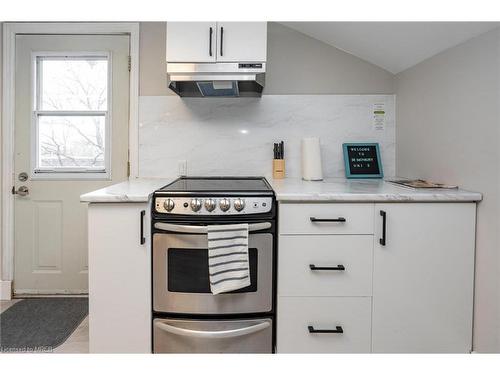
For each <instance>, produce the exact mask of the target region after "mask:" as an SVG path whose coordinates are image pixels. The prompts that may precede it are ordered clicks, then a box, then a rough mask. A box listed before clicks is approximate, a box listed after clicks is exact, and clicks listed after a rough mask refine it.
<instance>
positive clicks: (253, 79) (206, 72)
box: [167, 63, 266, 97]
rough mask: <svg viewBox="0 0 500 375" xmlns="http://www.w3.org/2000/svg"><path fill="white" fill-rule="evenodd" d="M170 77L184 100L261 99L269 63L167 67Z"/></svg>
mask: <svg viewBox="0 0 500 375" xmlns="http://www.w3.org/2000/svg"><path fill="white" fill-rule="evenodd" d="M167 75H168V79H169V82H170V83H169V88H170V89H172V90H173V91H175V92H176V93H177V94H178V95H179V96H182V97H221V96H222V97H258V96H261V95H262V90H263V89H264V82H265V75H266V63H197V64H186V63H167Z"/></svg>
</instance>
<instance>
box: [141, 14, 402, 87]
mask: <svg viewBox="0 0 500 375" xmlns="http://www.w3.org/2000/svg"><path fill="white" fill-rule="evenodd" d="M165 39H166V24H165V22H142V23H141V24H140V44H141V46H140V72H139V73H140V74H139V79H140V93H139V95H148V96H149V95H151V96H155V95H158V96H159V95H176V94H175V93H173V92H172V91H171V90H170V89H169V88H168V83H167V74H166V71H167V66H166V62H165V48H166V46H165ZM267 44H268V46H267V48H268V58H267V73H268V74H267V75H266V86H265V88H264V92H263V94H264V95H272V94H284V95H288V94H392V93H393V92H394V89H393V83H394V75H393V74H391V73H389V72H387V71H386V70H384V69H382V68H379V67H377V66H375V65H373V64H370V63H368V62H366V61H364V60H362V59H360V58H358V57H356V56H353V55H351V54H349V53H347V52H344V51H341V50H339V49H337V48H334V47H332V46H330V45H328V44H326V43H323V42H320V41H318V40H316V39H313V38H311V37H309V36H307V35H305V34H302V33H300V32H298V31H295V30H292V29H290V28H288V27H286V26H283V25H281V24H279V23H276V22H269V23H268V43H267Z"/></svg>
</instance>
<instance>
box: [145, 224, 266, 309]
mask: <svg viewBox="0 0 500 375" xmlns="http://www.w3.org/2000/svg"><path fill="white" fill-rule="evenodd" d="M155 227H156V228H157V229H162V230H165V231H166V232H165V233H163V232H161V233H154V234H153V310H154V311H155V312H165V313H179V314H249V313H265V312H270V311H272V301H273V234H272V233H264V232H259V233H252V232H253V231H257V230H262V229H266V228H270V227H271V224H270V223H255V224H249V232H250V233H249V236H248V249H249V261H250V281H251V285H250V286H248V287H246V288H243V289H240V290H236V291H233V292H229V293H222V294H218V295H213V294H212V293H211V292H210V282H209V276H208V249H207V236H206V227H205V226H190V225H180V224H171V223H168V224H167V223H155Z"/></svg>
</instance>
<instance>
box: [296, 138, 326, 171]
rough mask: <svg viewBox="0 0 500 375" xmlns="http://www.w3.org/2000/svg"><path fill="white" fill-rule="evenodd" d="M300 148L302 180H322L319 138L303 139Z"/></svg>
mask: <svg viewBox="0 0 500 375" xmlns="http://www.w3.org/2000/svg"><path fill="white" fill-rule="evenodd" d="M300 148H301V151H302V179H304V180H307V181H319V180H322V179H323V168H322V165H321V148H320V145H319V138H315V137H311V138H303V139H302V142H301V144H300Z"/></svg>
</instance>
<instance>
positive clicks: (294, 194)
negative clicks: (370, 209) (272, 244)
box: [269, 178, 482, 202]
mask: <svg viewBox="0 0 500 375" xmlns="http://www.w3.org/2000/svg"><path fill="white" fill-rule="evenodd" d="M269 182H270V183H271V185H272V187H273V189H274V192H275V193H276V199H277V200H278V201H287V202H291V201H297V202H300V201H302V202H309V201H325V202H394V201H396V202H457V201H458V202H475V201H480V200H481V199H482V195H481V194H480V193H475V192H470V191H465V190H461V189H432V190H431V189H425V190H423V189H412V188H405V187H400V186H396V185H394V184H391V183H389V182H385V181H382V180H346V179H342V178H327V179H325V180H323V181H304V180H302V179H300V178H285V179H282V180H272V179H271V180H269Z"/></svg>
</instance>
